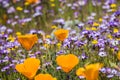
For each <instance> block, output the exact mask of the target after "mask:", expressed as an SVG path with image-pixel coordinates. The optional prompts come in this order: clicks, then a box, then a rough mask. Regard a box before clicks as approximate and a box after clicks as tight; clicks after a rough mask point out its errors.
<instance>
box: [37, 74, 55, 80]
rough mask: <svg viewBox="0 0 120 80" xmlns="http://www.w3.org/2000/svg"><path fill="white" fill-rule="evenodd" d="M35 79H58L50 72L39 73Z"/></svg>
mask: <svg viewBox="0 0 120 80" xmlns="http://www.w3.org/2000/svg"><path fill="white" fill-rule="evenodd" d="M35 80H57V79H56V78H54V77H52V76H51V75H50V74H38V75H37V76H35Z"/></svg>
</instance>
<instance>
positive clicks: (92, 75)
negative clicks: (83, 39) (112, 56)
mask: <svg viewBox="0 0 120 80" xmlns="http://www.w3.org/2000/svg"><path fill="white" fill-rule="evenodd" d="M102 66H103V64H100V63H95V64H90V65H86V66H85V68H79V69H78V70H77V71H76V74H77V76H84V77H85V78H86V80H98V74H99V70H100V69H101V68H102Z"/></svg>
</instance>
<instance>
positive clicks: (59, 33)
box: [54, 29, 69, 41]
mask: <svg viewBox="0 0 120 80" xmlns="http://www.w3.org/2000/svg"><path fill="white" fill-rule="evenodd" d="M68 33H69V31H68V30H65V29H58V30H56V31H55V32H54V35H55V36H56V38H57V39H58V40H60V41H64V40H65V39H66V38H67V37H68Z"/></svg>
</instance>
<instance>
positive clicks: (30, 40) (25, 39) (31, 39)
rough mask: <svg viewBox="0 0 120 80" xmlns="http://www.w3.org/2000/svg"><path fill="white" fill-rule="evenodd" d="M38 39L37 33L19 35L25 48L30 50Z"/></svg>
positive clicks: (19, 39) (20, 41)
mask: <svg viewBox="0 0 120 80" xmlns="http://www.w3.org/2000/svg"><path fill="white" fill-rule="evenodd" d="M36 41H38V37H37V35H33V34H27V35H20V36H18V42H19V43H20V44H21V45H22V46H23V48H25V49H26V50H30V49H31V48H32V46H33V45H34V44H35V43H36Z"/></svg>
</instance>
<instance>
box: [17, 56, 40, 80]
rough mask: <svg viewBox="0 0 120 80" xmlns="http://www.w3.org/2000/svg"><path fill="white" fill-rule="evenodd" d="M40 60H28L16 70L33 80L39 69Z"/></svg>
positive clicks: (18, 65)
mask: <svg viewBox="0 0 120 80" xmlns="http://www.w3.org/2000/svg"><path fill="white" fill-rule="evenodd" d="M39 65H40V60H39V59H35V58H27V59H26V60H25V61H24V63H22V64H17V65H16V66H15V69H16V70H17V71H18V72H20V73H21V74H23V75H24V76H26V77H27V78H29V79H33V78H34V76H35V75H36V72H37V70H38V68H39Z"/></svg>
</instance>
